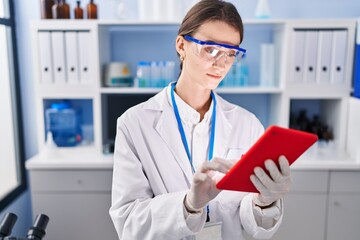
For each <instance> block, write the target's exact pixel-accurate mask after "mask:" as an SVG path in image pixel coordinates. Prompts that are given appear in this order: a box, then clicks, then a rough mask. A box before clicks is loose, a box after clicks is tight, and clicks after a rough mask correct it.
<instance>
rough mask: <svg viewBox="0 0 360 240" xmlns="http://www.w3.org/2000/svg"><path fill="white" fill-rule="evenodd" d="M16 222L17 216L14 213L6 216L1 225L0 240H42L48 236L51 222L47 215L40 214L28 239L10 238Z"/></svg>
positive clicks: (29, 232) (29, 231)
mask: <svg viewBox="0 0 360 240" xmlns="http://www.w3.org/2000/svg"><path fill="white" fill-rule="evenodd" d="M16 220H17V216H16V214H14V213H7V214H6V215H5V217H4V218H3V220H2V222H1V225H0V240H26V239H34V240H41V239H43V237H44V236H45V235H46V232H45V229H46V227H47V224H48V222H49V217H48V216H46V215H45V214H39V215H37V216H36V218H35V221H34V223H33V225H32V226H31V227H30V228H29V230H28V233H27V235H26V237H14V236H10V234H11V231H12V228H13V227H14V225H15V223H16Z"/></svg>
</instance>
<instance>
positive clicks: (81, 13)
mask: <svg viewBox="0 0 360 240" xmlns="http://www.w3.org/2000/svg"><path fill="white" fill-rule="evenodd" d="M74 17H75V19H83V18H84V11H83V9H82V8H81V7H80V1H76V8H75V9H74Z"/></svg>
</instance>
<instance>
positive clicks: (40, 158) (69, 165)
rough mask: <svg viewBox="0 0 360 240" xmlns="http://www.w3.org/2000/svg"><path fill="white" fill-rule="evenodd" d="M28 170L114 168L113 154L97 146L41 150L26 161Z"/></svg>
mask: <svg viewBox="0 0 360 240" xmlns="http://www.w3.org/2000/svg"><path fill="white" fill-rule="evenodd" d="M25 166H26V169H28V170H35V169H36V170H41V169H44V170H45V169H112V167H113V155H112V154H109V155H105V154H103V153H101V152H100V151H99V150H98V149H96V148H95V147H76V148H58V149H53V150H50V151H41V152H40V153H39V154H37V155H35V156H34V157H32V158H30V159H28V160H27V161H26V163H25Z"/></svg>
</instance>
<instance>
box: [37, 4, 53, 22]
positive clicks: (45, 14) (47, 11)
mask: <svg viewBox="0 0 360 240" xmlns="http://www.w3.org/2000/svg"><path fill="white" fill-rule="evenodd" d="M53 5H54V0H41V2H40V10H41V18H42V19H52V18H53V16H52V7H53Z"/></svg>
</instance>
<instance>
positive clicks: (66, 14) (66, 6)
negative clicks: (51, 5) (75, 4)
mask: <svg viewBox="0 0 360 240" xmlns="http://www.w3.org/2000/svg"><path fill="white" fill-rule="evenodd" d="M61 5H62V8H63V12H64V15H63V18H64V19H69V18H70V6H69V4H67V3H66V0H62V1H61Z"/></svg>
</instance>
